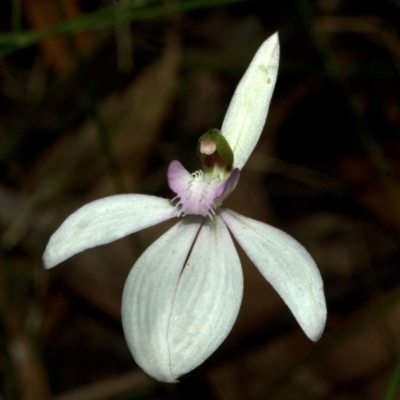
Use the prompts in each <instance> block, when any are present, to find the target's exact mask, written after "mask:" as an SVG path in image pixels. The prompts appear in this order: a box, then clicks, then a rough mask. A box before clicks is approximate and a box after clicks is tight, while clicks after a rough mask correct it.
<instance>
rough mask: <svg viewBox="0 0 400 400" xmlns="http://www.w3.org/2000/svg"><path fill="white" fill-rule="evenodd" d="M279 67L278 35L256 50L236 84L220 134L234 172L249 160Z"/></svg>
mask: <svg viewBox="0 0 400 400" xmlns="http://www.w3.org/2000/svg"><path fill="white" fill-rule="evenodd" d="M278 65H279V40H278V33H275V34H273V35H272V36H270V37H269V38H268V39H267V40H266V41H265V42H264V43H263V44H262V45H261V47H260V48H259V49H258V51H257V53H256V55H255V56H254V58H253V60H252V61H251V63H250V65H249V67H248V69H247V71H246V73H245V74H244V76H243V78H242V79H241V81H240V82H239V85H238V86H237V88H236V91H235V93H234V95H233V98H232V100H231V103H230V105H229V108H228V111H227V113H226V115H225V119H224V122H223V124H222V129H221V132H222V134H223V135H224V136H225V138H226V140H227V141H228V143H229V145H230V146H231V149H232V150H233V153H234V163H233V167H234V168H239V169H242V167H243V165H244V164H245V163H246V161H247V159H248V158H249V157H250V154H251V152H252V151H253V149H254V147H255V145H256V144H257V142H258V139H259V137H260V135H261V132H262V130H263V128H264V124H265V119H266V117H267V114H268V109H269V104H270V102H271V97H272V93H273V91H274V88H275V83H276V78H277V74H278Z"/></svg>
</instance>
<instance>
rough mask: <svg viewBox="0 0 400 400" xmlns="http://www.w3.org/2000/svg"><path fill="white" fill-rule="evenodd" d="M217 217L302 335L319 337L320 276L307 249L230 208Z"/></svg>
mask: <svg viewBox="0 0 400 400" xmlns="http://www.w3.org/2000/svg"><path fill="white" fill-rule="evenodd" d="M221 216H222V218H223V219H224V221H225V222H226V224H227V225H228V227H229V229H230V230H231V232H232V233H233V235H234V236H235V238H236V240H237V241H238V242H239V244H240V245H241V246H242V248H243V250H244V251H245V252H246V254H247V255H248V256H249V258H250V259H251V260H252V261H253V263H254V264H255V265H256V267H257V268H258V269H259V271H260V272H261V274H262V275H263V276H264V278H265V279H266V280H268V281H269V282H270V283H271V285H272V286H273V287H274V288H275V290H276V291H277V292H278V293H279V294H280V296H281V297H282V299H283V300H284V301H285V303H286V304H287V306H288V307H289V308H290V310H291V311H292V313H293V315H294V316H295V318H296V319H297V321H298V323H299V324H300V326H301V327H302V328H303V330H304V332H305V333H306V335H307V336H308V337H309V338H310V339H311V340H313V341H316V340H318V339H319V338H320V336H321V334H322V332H323V330H324V327H325V321H326V304H325V296H324V289H323V282H322V279H321V275H320V273H319V270H318V268H317V266H316V265H315V262H314V260H313V259H312V258H311V256H310V255H309V254H308V252H307V250H306V249H305V248H304V247H303V246H302V245H301V244H300V243H298V242H297V241H296V240H294V239H293V238H292V237H291V236H289V235H287V234H286V233H284V232H282V231H280V230H279V229H276V228H273V227H272V226H270V225H267V224H264V223H262V222H259V221H255V220H253V219H250V218H247V217H244V216H242V215H239V214H237V213H235V212H233V211H231V210H223V211H222V212H221Z"/></svg>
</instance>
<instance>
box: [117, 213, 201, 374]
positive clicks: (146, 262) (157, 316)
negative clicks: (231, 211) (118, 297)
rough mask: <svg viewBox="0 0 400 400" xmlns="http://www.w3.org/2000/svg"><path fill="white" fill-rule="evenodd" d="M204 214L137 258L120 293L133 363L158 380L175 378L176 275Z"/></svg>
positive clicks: (186, 221) (189, 219) (180, 225)
mask: <svg viewBox="0 0 400 400" xmlns="http://www.w3.org/2000/svg"><path fill="white" fill-rule="evenodd" d="M202 220H203V218H201V217H195V216H189V217H187V218H185V219H184V220H182V221H180V222H179V223H177V224H176V225H175V226H173V227H172V228H171V229H170V230H169V231H167V232H166V233H165V234H164V235H162V236H161V237H160V238H159V239H157V240H156V241H155V242H154V243H153V244H152V245H151V246H150V247H149V248H148V249H147V250H146V251H145V252H144V253H143V254H142V255H141V256H140V258H139V259H138V260H137V262H136V264H135V265H134V267H133V268H132V270H131V272H130V274H129V276H128V279H127V281H126V283H125V288H124V293H123V296H122V325H123V328H124V332H125V338H126V341H127V342H128V346H129V348H130V350H131V352H132V355H133V357H134V359H135V361H136V363H137V364H138V365H139V366H140V367H142V368H143V370H144V371H146V372H147V373H148V374H149V375H150V376H152V377H153V378H155V379H158V380H159V381H164V382H176V378H177V376H176V375H175V374H173V372H172V370H171V362H170V349H169V344H168V329H169V326H170V322H171V313H172V307H173V302H174V299H175V296H176V290H177V287H178V283H179V278H180V275H181V273H182V269H183V267H184V266H185V262H186V260H187V257H188V255H189V252H190V249H191V247H192V245H193V242H194V240H195V238H196V235H197V233H198V230H199V229H200V226H201V222H202Z"/></svg>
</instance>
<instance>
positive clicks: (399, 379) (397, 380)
mask: <svg viewBox="0 0 400 400" xmlns="http://www.w3.org/2000/svg"><path fill="white" fill-rule="evenodd" d="M399 385H400V355H399V357H398V358H397V361H396V365H395V366H394V370H393V373H392V376H391V377H390V381H389V385H388V387H387V389H386V393H385V397H384V398H383V400H394V399H395V398H396V393H397V391H398V389H399Z"/></svg>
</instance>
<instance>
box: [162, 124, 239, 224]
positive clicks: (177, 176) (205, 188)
mask: <svg viewBox="0 0 400 400" xmlns="http://www.w3.org/2000/svg"><path fill="white" fill-rule="evenodd" d="M197 157H198V158H199V159H200V160H201V162H202V164H203V170H199V171H196V172H194V173H193V174H190V173H189V172H188V171H187V170H186V169H185V168H184V167H183V165H182V164H181V163H180V162H179V161H176V160H174V161H172V162H171V163H170V165H169V167H168V184H169V187H170V189H171V190H172V191H173V192H174V193H176V197H175V198H174V199H173V200H172V201H176V202H177V203H176V207H177V209H178V216H180V215H183V216H185V215H188V214H195V215H203V216H205V217H206V216H209V217H210V218H212V217H213V216H214V215H215V211H216V209H217V208H218V207H219V206H221V204H222V202H223V201H224V200H225V198H226V197H228V196H229V194H230V193H231V192H232V191H233V190H234V189H235V187H236V185H237V183H238V181H239V177H240V172H239V170H238V169H235V170H232V165H233V152H232V150H231V148H230V146H229V144H228V142H227V141H226V139H225V138H224V136H223V135H222V133H221V132H220V131H219V130H218V129H210V130H209V131H208V132H207V133H205V134H204V135H202V136H201V137H200V139H199V142H198V145H197Z"/></svg>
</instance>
